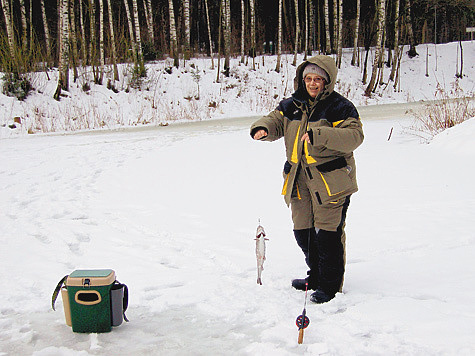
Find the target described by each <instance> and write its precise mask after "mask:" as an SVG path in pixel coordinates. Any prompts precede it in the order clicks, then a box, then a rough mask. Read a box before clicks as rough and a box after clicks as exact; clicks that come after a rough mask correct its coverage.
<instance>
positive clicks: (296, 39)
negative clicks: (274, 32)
mask: <svg viewBox="0 0 475 356" xmlns="http://www.w3.org/2000/svg"><path fill="white" fill-rule="evenodd" d="M294 4H295V49H294V61H293V62H292V65H293V66H296V65H297V51H298V47H299V32H300V21H299V0H294Z"/></svg>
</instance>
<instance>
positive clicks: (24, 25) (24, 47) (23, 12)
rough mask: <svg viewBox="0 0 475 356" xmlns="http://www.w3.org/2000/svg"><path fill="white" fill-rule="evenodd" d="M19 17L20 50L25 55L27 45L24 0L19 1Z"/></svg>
mask: <svg viewBox="0 0 475 356" xmlns="http://www.w3.org/2000/svg"><path fill="white" fill-rule="evenodd" d="M20 15H21V28H22V41H21V48H22V51H23V53H26V48H27V44H28V24H27V22H26V8H25V0H20Z"/></svg>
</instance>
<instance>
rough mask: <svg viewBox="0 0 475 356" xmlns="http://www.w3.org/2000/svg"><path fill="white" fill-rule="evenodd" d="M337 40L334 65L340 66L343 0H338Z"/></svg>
mask: <svg viewBox="0 0 475 356" xmlns="http://www.w3.org/2000/svg"><path fill="white" fill-rule="evenodd" d="M335 2H336V0H335ZM337 38H338V41H337V56H336V65H337V66H338V68H340V67H341V56H342V52H343V0H338V37H337Z"/></svg>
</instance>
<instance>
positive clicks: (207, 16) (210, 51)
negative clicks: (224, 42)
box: [205, 0, 244, 69]
mask: <svg viewBox="0 0 475 356" xmlns="http://www.w3.org/2000/svg"><path fill="white" fill-rule="evenodd" d="M242 1H244V0H242ZM205 11H206V24H207V26H208V39H209V54H210V56H211V69H214V58H213V42H212V41H211V27H210V23H209V11H208V0H205Z"/></svg>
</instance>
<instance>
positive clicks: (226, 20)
mask: <svg viewBox="0 0 475 356" xmlns="http://www.w3.org/2000/svg"><path fill="white" fill-rule="evenodd" d="M223 11H224V16H223V25H224V26H223V34H224V74H225V75H226V76H229V69H230V57H231V4H230V0H223Z"/></svg>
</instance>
